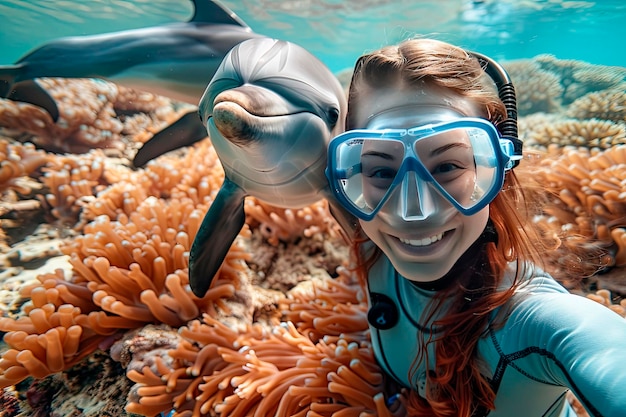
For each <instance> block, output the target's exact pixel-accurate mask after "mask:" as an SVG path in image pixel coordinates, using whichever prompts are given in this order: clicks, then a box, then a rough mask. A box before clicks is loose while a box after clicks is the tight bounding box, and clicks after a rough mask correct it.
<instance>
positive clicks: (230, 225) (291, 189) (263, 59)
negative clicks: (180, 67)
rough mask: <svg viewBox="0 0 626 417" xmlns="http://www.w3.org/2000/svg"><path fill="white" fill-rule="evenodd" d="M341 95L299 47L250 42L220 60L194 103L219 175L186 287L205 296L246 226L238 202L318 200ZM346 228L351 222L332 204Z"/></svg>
mask: <svg viewBox="0 0 626 417" xmlns="http://www.w3.org/2000/svg"><path fill="white" fill-rule="evenodd" d="M346 110H347V104H346V99H345V93H344V91H343V89H342V87H341V85H340V84H339V81H338V80H337V79H336V78H335V76H334V75H333V74H332V72H331V71H330V70H329V69H328V68H327V67H326V66H325V65H324V64H323V63H322V62H321V61H319V60H318V59H317V58H315V57H314V56H313V55H311V54H310V53H309V52H307V51H306V50H305V49H303V48H301V47H300V46H298V45H295V44H293V43H289V42H284V41H278V40H274V39H269V38H265V39H251V40H247V41H245V42H242V43H240V44H239V45H237V46H235V47H234V48H233V49H232V50H231V51H230V52H229V53H228V55H226V57H225V58H224V61H223V62H222V64H221V66H220V67H219V68H218V70H217V72H216V74H215V76H214V77H213V79H212V80H211V83H210V84H209V85H208V87H207V89H206V92H205V93H204V95H203V96H202V99H201V100H200V108H199V112H200V117H201V118H202V120H203V122H204V123H205V125H206V127H207V130H208V132H209V136H210V138H211V142H212V143H213V146H214V148H215V150H216V152H217V154H218V156H219V158H220V161H221V163H222V166H223V167H224V171H225V174H226V176H225V179H224V184H223V185H222V188H221V189H220V191H219V193H218V194H217V196H216V198H215V201H214V202H213V203H212V204H211V207H210V208H209V211H208V212H207V214H206V216H205V218H204V220H203V222H202V225H201V227H200V230H199V232H198V234H197V236H196V238H195V240H194V242H193V245H192V247H191V251H190V255H189V280H190V285H191V289H192V290H193V292H194V294H196V295H197V296H199V297H202V296H204V294H205V293H206V291H207V290H208V288H209V287H210V285H211V280H212V279H213V276H214V275H215V274H216V272H217V271H218V269H219V267H220V265H221V264H222V261H223V260H224V258H225V256H226V253H227V252H228V250H229V249H230V246H231V244H232V242H233V241H234V239H235V237H236V236H237V234H238V233H239V231H240V230H241V228H242V227H243V225H244V222H245V213H244V197H245V196H247V195H252V196H254V197H256V198H258V199H259V200H262V201H264V202H267V203H269V204H271V205H274V206H280V207H291V208H297V207H304V206H306V205H309V204H312V203H314V202H316V201H318V200H320V199H322V198H327V197H328V200H329V203H331V206H332V204H333V200H332V198H331V197H330V192H328V182H327V180H326V178H325V176H324V169H325V167H326V158H327V146H328V142H329V141H330V139H332V138H333V137H334V136H335V135H336V134H338V133H340V132H343V130H344V119H345V115H346ZM333 215H335V217H336V218H337V219H338V220H339V222H340V224H341V225H342V226H343V227H344V229H347V230H350V229H351V228H352V227H353V224H354V220H353V219H351V218H350V216H349V215H346V213H345V211H343V210H340V209H339V208H338V207H337V208H335V209H334V210H333Z"/></svg>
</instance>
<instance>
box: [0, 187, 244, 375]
mask: <svg viewBox="0 0 626 417" xmlns="http://www.w3.org/2000/svg"><path fill="white" fill-rule="evenodd" d="M201 219H202V213H198V209H197V208H196V207H195V206H194V204H193V203H192V202H191V201H177V200H170V201H168V202H167V203H165V202H163V201H161V200H157V199H156V198H154V197H153V198H150V199H147V200H145V201H144V202H142V203H141V204H139V205H138V206H137V208H136V210H135V211H133V212H132V213H131V215H130V216H126V215H125V214H120V215H119V216H118V220H116V221H111V220H110V219H109V217H107V216H99V217H98V218H96V219H95V220H94V221H93V222H91V223H89V224H87V225H86V226H85V228H84V233H83V234H82V235H80V236H78V237H76V238H75V239H74V240H71V241H69V242H68V243H67V244H66V245H65V246H64V247H63V248H62V249H63V251H64V253H66V254H68V255H69V256H70V262H71V264H72V267H73V271H74V276H73V277H72V279H71V280H69V281H68V280H65V279H64V277H63V275H62V271H58V273H57V274H44V275H41V276H40V277H39V281H40V284H37V285H32V286H29V287H26V288H24V289H23V296H24V297H28V298H30V299H31V302H30V303H31V304H28V305H27V306H26V308H25V310H24V313H25V314H26V315H25V316H24V317H22V318H20V319H17V320H13V319H8V318H2V319H0V329H1V330H2V331H6V332H8V333H7V335H6V336H5V341H6V342H7V344H8V345H9V346H10V347H11V349H10V350H9V351H7V352H5V353H4V355H3V357H2V361H1V362H0V370H1V371H2V379H0V385H1V386H7V385H10V384H13V383H16V382H19V381H20V380H21V379H23V378H25V377H26V376H28V375H29V374H30V375H34V376H36V377H38V378H41V377H43V376H45V375H47V374H49V373H51V372H57V371H60V370H62V369H66V368H67V367H68V366H71V365H72V364H74V363H76V362H77V361H78V360H80V359H81V358H82V357H84V356H85V355H87V354H89V353H91V352H93V351H94V350H95V349H96V348H97V347H98V345H99V344H100V343H103V342H105V341H106V338H107V337H108V336H113V335H115V334H116V333H118V332H119V331H120V330H124V329H134V328H137V327H140V326H142V325H143V324H145V323H151V322H157V323H158V322H162V323H168V324H170V325H172V326H180V325H182V324H184V323H186V322H187V321H189V320H191V319H193V318H195V317H198V316H200V315H201V314H202V312H211V313H213V314H214V315H217V314H216V310H215V308H216V306H217V307H219V306H224V305H223V304H222V303H221V301H220V300H221V299H223V298H225V297H229V296H232V295H233V293H234V290H235V287H234V286H233V283H235V284H236V282H237V279H238V271H239V270H240V269H241V265H240V260H241V259H246V257H247V254H245V253H241V251H237V248H236V247H235V248H234V250H232V251H231V252H230V253H229V255H228V256H227V258H226V260H225V266H224V267H223V268H222V269H221V270H220V273H219V276H218V277H217V282H216V285H214V286H213V288H212V289H211V290H210V291H209V292H208V293H207V295H206V296H205V297H204V298H202V299H199V298H197V297H195V296H194V295H193V294H192V293H191V290H190V289H189V286H188V278H187V272H186V266H187V253H188V251H189V247H190V244H191V242H192V241H193V238H194V236H195V234H196V232H197V230H198V228H199V225H200V221H201ZM229 277H230V278H229ZM224 307H225V306H224Z"/></svg>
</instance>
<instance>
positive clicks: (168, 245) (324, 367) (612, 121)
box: [0, 56, 626, 417]
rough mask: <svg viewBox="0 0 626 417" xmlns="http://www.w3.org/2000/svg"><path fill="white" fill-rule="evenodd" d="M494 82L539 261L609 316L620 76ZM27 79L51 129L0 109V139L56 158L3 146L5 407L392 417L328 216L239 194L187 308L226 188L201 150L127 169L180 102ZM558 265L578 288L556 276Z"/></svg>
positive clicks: (521, 76) (391, 391) (390, 396)
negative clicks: (195, 256)
mask: <svg viewBox="0 0 626 417" xmlns="http://www.w3.org/2000/svg"><path fill="white" fill-rule="evenodd" d="M507 68H509V70H510V71H511V73H512V76H513V77H514V82H515V84H516V87H517V91H518V96H519V101H520V112H521V114H523V115H525V116H523V117H521V119H520V136H521V137H522V138H523V139H524V141H525V144H526V149H527V150H528V153H527V158H525V160H524V162H523V163H522V165H520V167H519V170H520V172H521V175H520V177H521V178H524V179H525V180H526V182H525V184H524V186H525V187H526V189H527V193H528V194H529V195H530V196H531V197H532V198H533V200H534V201H535V202H536V204H537V206H536V210H537V216H536V217H535V224H536V225H537V226H538V227H539V228H540V230H541V231H542V234H543V236H544V238H546V240H548V241H551V242H552V250H550V251H548V253H546V264H547V266H548V267H549V270H550V272H552V273H553V274H554V275H555V276H556V277H557V278H558V279H560V280H561V281H562V282H564V283H565V284H566V285H568V287H570V288H572V290H574V287H575V285H574V284H578V287H576V291H578V292H580V293H582V294H584V295H586V296H588V297H589V298H591V299H593V300H595V301H597V302H600V303H601V304H603V305H605V306H606V307H607V308H610V309H612V310H614V311H615V312H616V313H618V314H621V315H623V316H624V315H626V313H625V309H626V304H625V303H626V302H625V301H623V300H622V298H623V297H624V296H625V295H626V283H625V284H624V285H622V286H621V287H620V286H619V285H621V284H616V283H619V282H620V281H619V280H617V279H614V280H611V279H610V278H609V277H610V276H620V275H623V273H624V269H625V268H626V221H625V218H626V203H625V201H626V198H624V196H625V195H626V189H625V188H624V186H625V185H624V184H626V144H625V142H626V140H625V134H624V131H625V126H626V121H625V120H626V118H625V114H626V113H625V112H626V110H625V107H624V106H623V104H624V103H623V94H621V95H620V88H621V92H622V93H623V88H622V87H621V86H623V83H624V73H623V71H621V70H620V69H615V68H605V67H600V66H593V65H590V64H587V63H581V62H577V61H562V60H558V59H556V58H554V57H551V56H540V57H537V58H535V59H532V60H523V61H522V62H518V63H514V62H512V63H509V64H507ZM40 82H41V84H42V85H43V86H44V87H45V88H46V89H48V91H50V93H51V94H52V95H53V97H55V99H56V100H57V101H58V103H59V109H60V111H61V115H62V119H61V120H60V121H59V122H58V123H56V124H55V123H53V122H52V121H51V120H50V118H49V116H48V115H47V114H46V113H45V112H43V111H42V110H41V109H38V108H37V107H35V106H31V105H26V104H20V103H13V102H10V101H8V100H0V125H2V126H4V127H5V129H4V130H3V132H4V134H5V135H8V134H10V135H11V136H13V137H15V138H20V139H23V138H24V137H25V136H26V137H27V139H28V140H30V141H32V142H33V143H35V144H36V145H37V146H39V147H41V148H44V149H47V150H50V151H56V152H58V151H63V152H68V153H67V154H65V155H59V154H54V153H49V152H44V151H41V150H36V149H35V148H34V146H33V145H30V144H22V143H19V142H18V141H16V140H15V139H12V138H9V137H8V136H7V137H1V138H0V156H2V162H1V165H0V191H1V192H2V193H3V194H2V201H1V203H0V210H3V211H0V214H2V215H1V216H0V220H2V223H0V224H1V225H2V228H1V229H0V232H1V233H4V237H2V235H0V238H1V239H4V240H3V244H4V248H6V251H3V256H2V258H1V261H2V262H0V265H1V266H2V267H3V268H4V270H3V271H2V273H0V291H1V292H0V294H1V295H2V300H0V303H1V305H2V314H1V317H0V331H2V332H5V333H6V334H5V335H4V341H5V344H6V346H4V347H3V348H2V357H1V358H0V386H1V387H4V390H3V391H2V392H3V394H2V395H3V397H1V398H2V401H3V403H5V404H8V405H10V407H11V410H14V411H15V413H16V414H17V413H19V412H22V413H29V412H30V413H31V414H32V415H37V413H44V414H42V415H45V413H46V412H49V413H50V415H55V414H54V413H55V412H56V413H57V414H56V415H62V414H63V413H66V415H76V416H78V415H124V413H126V414H132V413H138V414H143V415H148V416H154V415H158V414H159V413H161V412H169V411H170V410H172V409H174V412H173V415H175V416H200V415H232V416H237V415H242V416H244V415H245V416H248V415H259V416H265V415H294V416H305V415H307V416H318V417H319V416H333V415H334V416H340V415H361V416H404V415H406V414H407V407H406V397H405V395H406V394H405V393H404V392H402V391H400V390H398V388H397V387H396V386H394V384H393V383H391V382H390V381H388V380H387V378H386V377H385V376H384V375H383V373H382V372H381V370H380V369H379V368H378V366H377V365H376V363H375V360H374V358H373V354H372V351H371V348H370V342H369V333H368V330H367V322H366V310H367V306H366V303H365V300H364V298H363V294H362V292H363V289H362V288H361V287H360V285H359V284H358V282H357V280H356V279H355V278H354V277H353V276H352V274H351V273H350V272H349V270H348V269H347V266H348V265H349V259H348V249H347V247H346V245H345V243H344V242H343V241H342V239H341V236H340V233H339V232H338V229H337V227H338V226H337V224H336V223H335V221H334V220H333V219H332V217H331V216H330V214H329V211H328V206H327V204H326V202H324V201H320V202H318V203H315V204H312V205H311V206H308V207H304V208H302V209H298V210H295V209H278V208H275V207H272V206H270V205H268V204H265V203H262V202H260V201H257V200H255V199H252V198H249V199H247V200H246V203H245V211H246V227H244V229H243V230H242V231H241V232H240V234H239V236H238V238H237V239H236V240H235V242H234V244H233V246H232V247H231V250H230V252H229V253H228V255H227V258H226V261H225V262H224V265H223V266H222V268H221V269H220V271H219V273H218V276H217V277H216V279H215V282H214V285H213V286H212V288H211V290H210V291H209V292H208V293H207V295H206V296H205V297H203V298H201V299H200V298H197V297H195V296H194V295H193V294H192V292H191V290H190V288H189V285H188V276H187V265H188V252H189V248H190V244H191V242H193V239H194V237H195V234H196V233H197V231H198V228H199V226H200V222H201V221H202V219H203V217H204V214H205V213H206V211H207V210H208V208H209V207H210V205H211V203H212V201H213V199H214V198H215V196H216V194H217V191H218V189H219V187H220V186H221V183H222V181H223V175H224V174H223V171H222V169H221V166H220V164H219V160H218V158H217V155H216V153H215V151H214V149H213V148H212V146H211V143H210V141H209V140H206V141H202V142H200V143H197V144H196V145H194V146H193V147H190V148H187V149H184V150H180V151H177V152H175V153H170V154H167V155H163V156H161V157H160V158H158V159H157V160H156V161H153V162H151V163H149V164H147V165H146V166H145V168H141V169H134V168H132V167H131V166H130V163H129V161H130V159H132V156H133V154H134V152H135V151H136V149H138V148H139V147H140V146H141V144H142V143H144V142H145V141H146V140H148V139H149V138H150V137H151V135H152V133H154V132H156V131H158V130H160V129H161V128H163V126H164V125H165V124H167V123H170V122H172V121H173V120H175V119H176V118H177V117H178V115H179V114H180V112H181V110H183V109H184V108H185V106H184V105H181V104H179V103H173V102H172V101H171V100H169V99H166V98H163V97H158V96H154V95H151V94H146V93H143V92H138V91H134V90H131V89H127V88H123V87H120V86H116V85H114V84H111V83H107V82H97V81H90V80H61V79H44V80H41V81H40ZM78 103H89V105H88V106H84V104H80V105H79V104H78ZM86 113H89V114H86ZM531 113H532V114H531ZM27 213H34V214H31V215H27ZM5 217H6V218H5ZM9 217H11V218H9ZM23 225H30V226H29V228H28V229H27V230H28V232H27V233H26V234H27V235H28V236H25V235H20V234H19V233H18V232H17V230H18V229H19V227H17V226H20V227H21V226H23ZM53 231H56V232H53ZM43 236H46V238H45V239H44V238H43ZM34 238H40V239H42V240H41V242H40V245H39V246H38V245H37V244H35V243H34V242H33V240H32V239H34ZM29 239H30V240H29ZM26 242H28V243H27V244H26ZM27 246H28V247H30V248H32V249H31V252H28V250H26V247H27ZM35 248H36V249H35ZM47 261H48V262H47ZM566 265H567V266H568V268H569V267H571V265H578V270H577V272H578V276H577V277H563V276H561V274H560V271H561V270H562V269H563V267H564V266H566ZM599 270H602V271H604V272H607V271H608V273H607V274H605V275H603V277H604V278H603V280H600V279H599V278H598V279H595V280H593V281H592V280H590V277H594V278H596V275H594V274H595V273H596V272H598V271H599ZM611 273H612V274H613V275H611ZM585 279H588V281H585ZM585 285H587V286H585ZM609 290H611V292H609ZM111 358H113V359H114V362H112V361H111ZM89 373H91V376H93V375H96V374H97V375H105V376H106V377H107V378H110V379H108V381H111V383H110V384H105V385H110V387H105V386H104V385H102V384H101V385H98V384H97V383H95V382H93V381H94V379H93V378H91V379H90V378H89V376H90V375H88V374H89ZM124 374H125V375H126V377H127V378H124V377H123V375H124ZM80 375H86V376H87V377H86V378H84V380H81V378H80V377H79V376H80ZM121 376H122V377H121ZM90 381H91V382H90ZM114 381H117V383H116V382H114ZM91 383H93V384H95V385H94V386H93V387H92V388H91V390H89V389H88V388H87V387H86V385H87V384H91ZM116 384H117V385H116ZM96 391H98V393H95V392H96ZM52 392H59V393H63V395H67V396H71V397H72V398H73V400H74V401H62V398H66V399H67V397H63V396H59V395H60V394H59V395H56V396H52V395H51V393H52ZM20 393H21V394H20ZM89 393H91V394H92V395H93V397H95V398H91V399H89ZM571 401H573V402H574V403H576V400H575V399H572V400H571ZM107 407H108V408H107ZM124 408H125V409H126V411H122V409H124ZM79 409H81V410H83V411H78V410H79ZM7 410H8V409H7ZM55 410H56V411H55ZM88 410H89V411H88ZM11 412H13V411H11ZM90 413H91V414H90ZM581 413H582V411H581Z"/></svg>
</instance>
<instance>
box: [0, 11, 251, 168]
mask: <svg viewBox="0 0 626 417" xmlns="http://www.w3.org/2000/svg"><path fill="white" fill-rule="evenodd" d="M193 5H194V14H193V16H192V17H191V19H190V20H189V21H187V22H176V23H169V24H164V25H159V26H153V27H147V28H140V29H133V30H125V31H119V32H112V33H106V34H99V35H91V36H73V37H64V38H59V39H55V40H52V41H50V42H48V43H45V44H43V45H41V46H39V47H38V48H36V49H34V50H32V51H30V52H29V53H27V54H26V55H24V56H23V57H22V58H20V59H19V60H18V61H17V62H16V63H15V64H13V65H1V66H0V97H4V98H9V99H12V100H16V101H24V102H29V103H31V104H35V105H38V106H40V107H43V108H44V109H46V110H47V111H48V113H49V114H50V116H51V117H52V119H53V120H54V121H56V120H57V119H58V115H59V112H58V109H57V106H56V103H55V101H54V100H53V99H52V97H50V96H49V95H48V93H47V92H46V91H45V90H44V89H42V88H41V87H39V85H38V84H37V83H36V82H35V81H34V79H35V78H39V77H64V78H102V79H106V80H110V81H113V82H116V83H119V84H121V85H125V86H129V87H132V88H136V89H139V90H143V91H148V92H151V93H155V94H160V95H164V96H166V97H170V98H172V99H174V100H179V101H183V102H186V103H190V104H194V105H197V104H198V101H199V100H200V97H201V96H202V93H203V92H204V90H205V88H206V86H207V84H208V83H209V81H210V80H211V77H212V75H213V74H214V73H215V70H216V69H217V67H218V66H219V65H220V63H221V62H222V59H223V58H224V56H225V55H226V53H227V52H228V51H229V50H230V49H231V48H232V47H233V46H235V45H237V44H239V43H240V42H243V41H245V40H247V39H253V38H259V37H262V35H259V34H257V33H254V32H253V31H252V30H251V29H250V27H249V26H248V25H247V24H246V23H244V22H243V21H242V20H241V19H240V18H239V17H238V16H237V15H236V14H235V13H233V12H232V11H231V10H229V9H228V8H226V7H225V6H223V5H221V4H220V3H219V2H217V1H208V0H193ZM193 113H194V114H195V113H196V112H195V110H194V111H193ZM172 129H173V130H171V131H167V130H166V131H163V132H161V134H162V136H163V138H162V139H161V140H159V139H158V137H157V138H156V139H155V138H153V140H154V142H152V144H151V145H150V146H147V147H146V149H145V150H143V152H142V154H139V155H138V157H136V158H135V159H136V161H135V162H136V163H135V164H136V166H141V165H143V164H144V163H145V162H147V160H149V159H151V158H152V157H154V156H156V155H158V154H161V153H165V152H167V151H168V150H172V149H176V148H179V147H181V146H185V145H189V144H191V143H194V142H196V141H198V140H200V139H202V138H204V137H205V136H206V135H205V134H203V136H201V137H197V135H198V132H205V131H204V127H203V125H202V123H201V122H200V121H199V119H198V118H197V117H195V116H194V117H187V118H186V119H183V120H182V121H181V123H180V124H179V125H178V126H175V127H173V128H172ZM157 135H159V134H157ZM150 142H151V141H149V142H148V143H150Z"/></svg>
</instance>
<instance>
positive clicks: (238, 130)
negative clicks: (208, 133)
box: [213, 102, 260, 146]
mask: <svg viewBox="0 0 626 417" xmlns="http://www.w3.org/2000/svg"><path fill="white" fill-rule="evenodd" d="M251 116H252V115H251V114H250V113H248V112H247V111H246V110H245V109H244V108H243V107H241V106H240V105H238V104H235V103H230V102H222V103H218V104H216V105H215V107H214V108H213V122H214V123H215V127H216V128H217V130H219V132H220V133H221V134H222V136H223V137H224V139H226V140H228V141H230V142H232V143H233V144H235V145H237V146H246V145H249V144H250V142H253V141H256V140H257V139H258V138H259V136H260V135H259V134H258V130H257V128H256V127H255V124H254V120H253V118H252V117H251Z"/></svg>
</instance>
